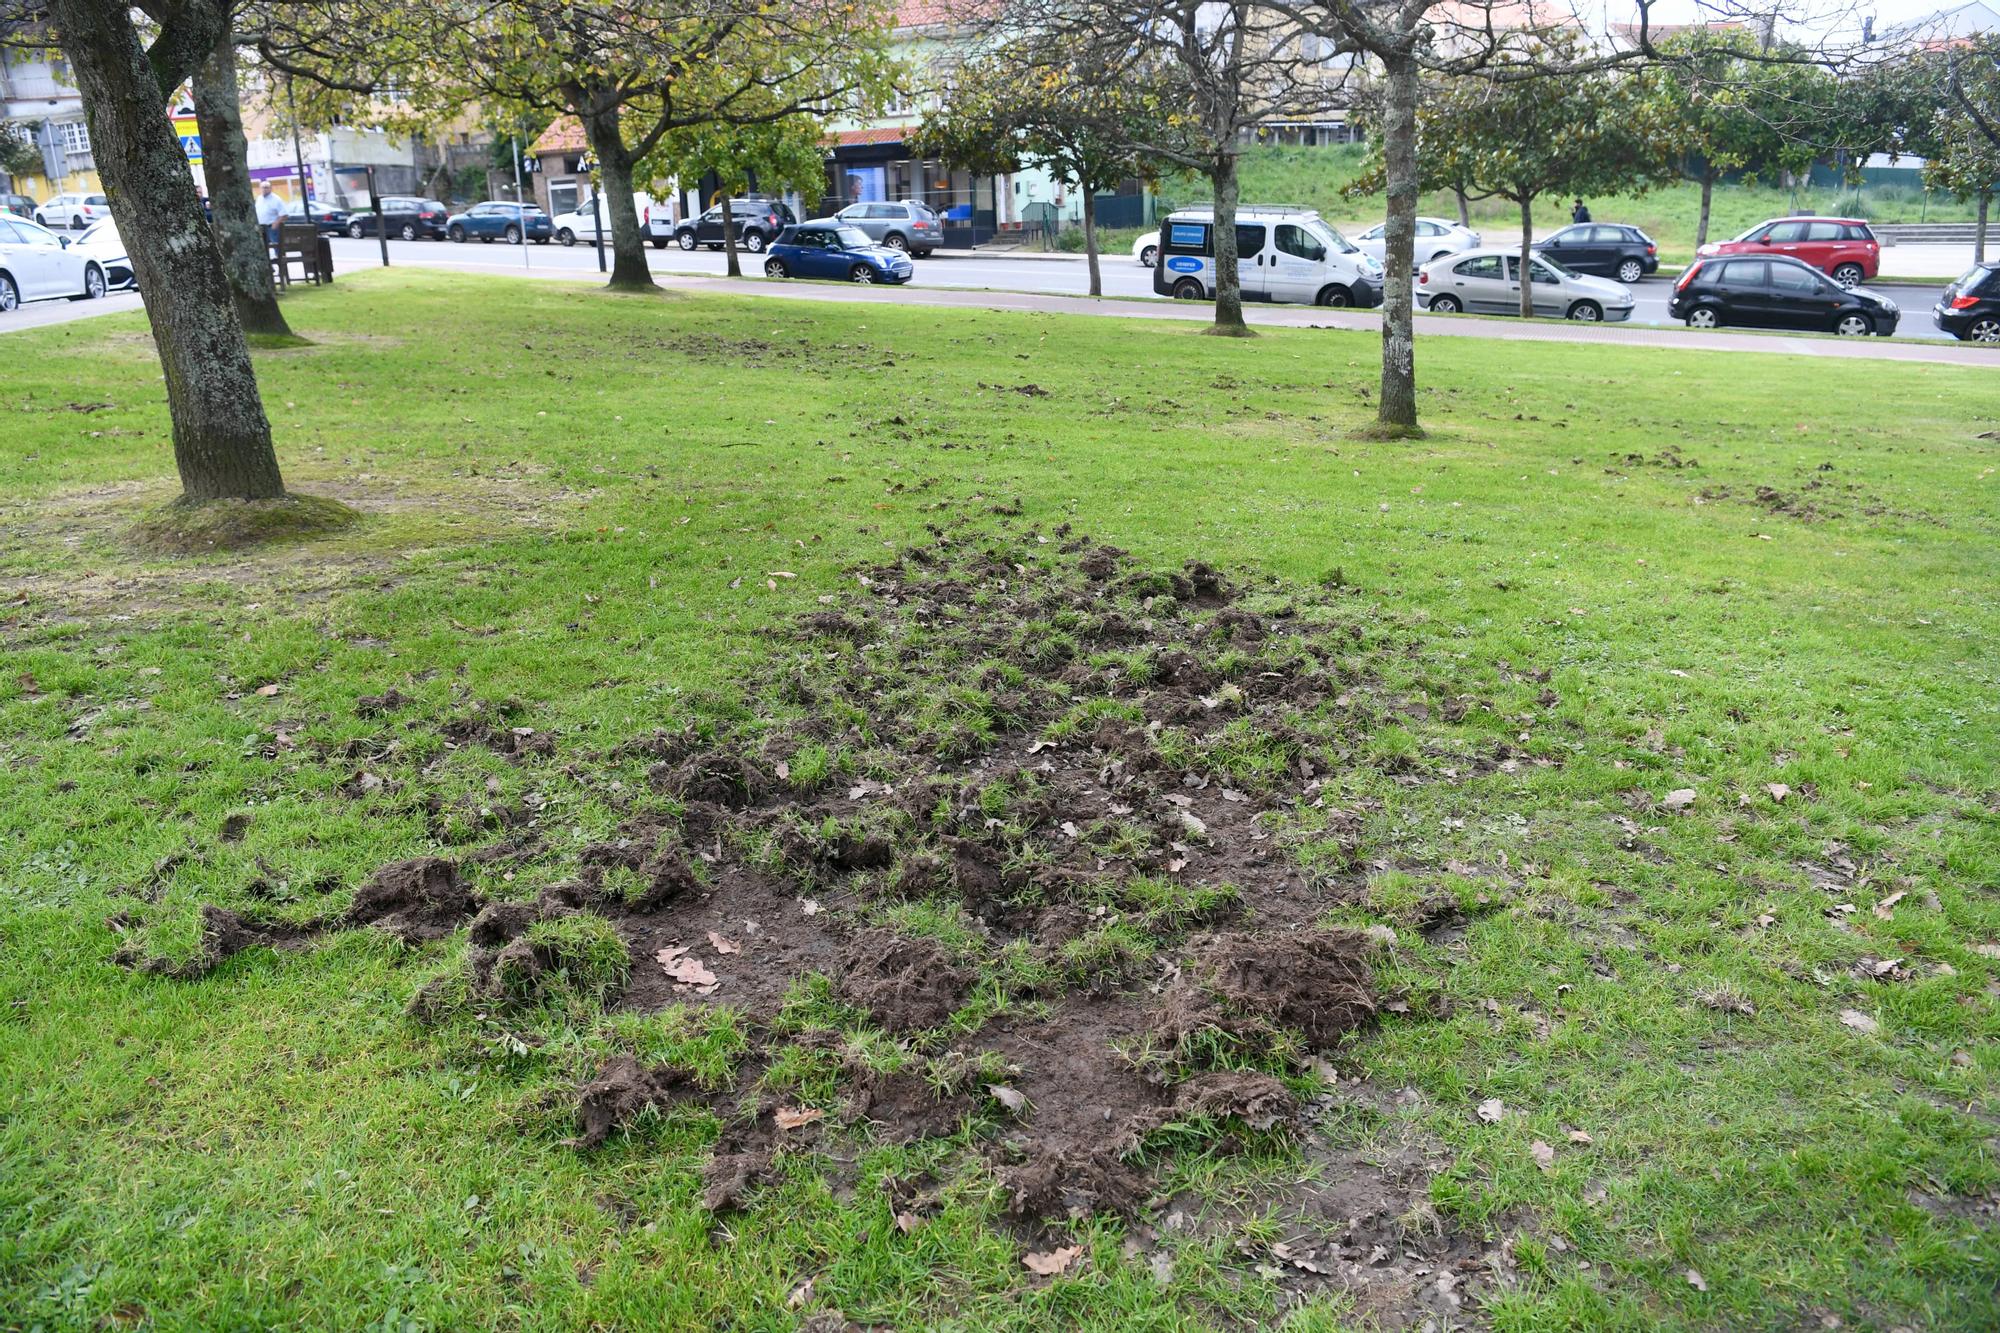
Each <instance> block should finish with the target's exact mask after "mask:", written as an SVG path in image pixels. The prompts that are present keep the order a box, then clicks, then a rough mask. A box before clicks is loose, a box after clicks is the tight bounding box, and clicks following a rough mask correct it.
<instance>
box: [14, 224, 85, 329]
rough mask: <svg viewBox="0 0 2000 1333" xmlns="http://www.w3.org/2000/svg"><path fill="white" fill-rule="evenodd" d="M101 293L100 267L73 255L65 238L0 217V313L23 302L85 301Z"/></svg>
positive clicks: (82, 257) (44, 229)
mask: <svg viewBox="0 0 2000 1333" xmlns="http://www.w3.org/2000/svg"><path fill="white" fill-rule="evenodd" d="M104 291H105V281H104V268H103V266H102V265H100V264H99V263H98V262H97V261H96V260H95V259H93V258H91V257H90V256H89V255H85V254H77V253H75V252H74V251H73V250H72V249H71V248H70V245H69V240H68V238H67V237H58V236H57V235H56V234H55V233H54V232H52V231H50V230H48V229H47V228H46V227H38V226H36V225H35V224H34V223H32V222H30V221H28V220H27V219H26V218H16V217H0V313H5V312H6V311H9V310H13V309H15V308H17V307H18V306H19V305H20V304H21V302H23V301H46V300H49V299H50V298H52V297H58V296H66V297H68V298H69V299H70V300H72V301H87V300H94V299H96V298H97V297H100V296H102V295H104Z"/></svg>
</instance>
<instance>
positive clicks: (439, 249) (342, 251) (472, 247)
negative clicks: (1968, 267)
mask: <svg viewBox="0 0 2000 1333" xmlns="http://www.w3.org/2000/svg"><path fill="white" fill-rule="evenodd" d="M524 251H525V254H524ZM610 258H611V256H610V251H609V249H608V248H607V249H606V251H605V262H606V263H607V264H609V263H610ZM646 258H647V259H648V261H649V262H650V263H651V264H652V266H653V271H654V272H655V273H658V274H668V273H692V274H700V275H704V276H710V277H719V276H721V275H722V274H723V273H724V272H725V271H726V266H727V262H728V261H727V257H726V256H724V255H722V254H721V253H719V252H714V251H709V250H694V251H682V250H680V249H677V248H668V249H665V250H654V249H650V248H649V249H648V250H647V251H646ZM381 259H382V256H381V247H380V242H378V241H375V240H365V241H353V240H348V239H346V238H344V237H342V238H338V239H336V240H335V241H334V242H333V263H334V272H335V273H344V272H350V271H352V270H354V269H356V268H360V267H364V266H374V265H377V264H380V263H381ZM389 262H390V263H391V264H412V265H421V266H424V267H430V268H456V269H465V270H470V271H475V272H481V273H519V272H521V271H522V269H523V267H524V266H525V267H527V268H529V269H530V270H539V271H542V272H557V273H565V274H589V273H595V272H596V271H597V250H596V248H595V247H594V246H591V245H587V244H584V243H583V242H578V243H577V244H576V245H575V246H574V247H571V248H569V249H564V248H563V247H562V246H560V245H554V244H550V245H530V246H526V247H520V246H510V245H504V244H500V243H498V242H495V243H494V244H491V245H482V244H480V243H478V242H476V241H474V242H469V243H467V244H464V245H453V244H451V243H450V242H447V241H391V242H389ZM742 267H743V273H744V275H745V276H746V277H750V276H760V275H761V274H762V273H763V271H764V259H763V256H762V255H753V254H751V253H749V252H748V251H744V252H743V254H742ZM1103 270H1104V294H1105V295H1106V296H1113V297H1144V298H1147V299H1154V300H1157V299H1161V298H1158V297H1155V296H1154V293H1153V283H1152V272H1151V270H1149V269H1142V268H1140V267H1139V266H1138V265H1137V264H1135V263H1133V262H1132V257H1131V255H1130V254H1128V253H1125V252H1123V251H1121V252H1119V253H1117V254H1107V255H1105V256H1104V258H1103ZM1088 282H1089V278H1088V276H1087V275H1086V273H1085V266H1084V264H1083V263H1082V262H1081V261H1080V260H1077V259H1071V258H1066V257H1064V258H1057V257H1048V258H1042V257H1027V256H1023V257H1019V258H1013V257H1007V256H994V257H991V258H985V257H980V258H974V257H969V256H958V255H953V256H945V255H933V256H932V257H931V258H929V259H921V260H918V261H917V276H916V278H915V279H914V281H913V282H912V284H911V285H912V286H917V287H961V288H975V289H976V288H988V289H993V290H998V291H1019V292H1034V293H1042V294H1051V295H1062V296H1080V295H1082V294H1083V293H1084V291H1085V289H1086V287H1087V285H1088ZM1869 290H1870V291H1874V292H1879V293H1881V294H1882V295H1884V296H1886V297H1888V298H1889V299H1890V300H1892V301H1894V302H1895V303H1896V304H1897V305H1898V306H1899V307H1901V309H1902V312H1903V315H1902V322H1901V323H1900V324H1898V325H1897V327H1896V336H1897V337H1899V338H1934V339H1948V336H1947V335H1946V334H1944V333H1942V332H1940V331H1939V330H1938V329H1937V328H1936V327H1935V326H1934V325H1932V323H1931V317H1930V308H1931V305H1932V304H1933V303H1934V302H1935V301H1936V300H1937V288H1935V287H1908V286H1881V285H1877V284H1872V283H1871V284H1870V285H1869ZM1632 293H1633V295H1634V296H1635V297H1636V298H1637V300H1638V308H1637V309H1636V310H1635V311H1634V312H1633V315H1632V320H1631V322H1632V323H1634V324H1652V325H1665V326H1669V327H1674V328H1678V327H1680V326H1679V324H1678V323H1676V322H1675V321H1672V320H1669V319H1668V318H1667V298H1668V297H1669V296H1671V295H1672V293H1673V281H1672V279H1669V278H1648V279H1646V280H1645V281H1644V282H1641V283H1639V284H1638V285H1636V286H1635V287H1633V289H1632Z"/></svg>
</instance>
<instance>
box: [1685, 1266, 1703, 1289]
mask: <svg viewBox="0 0 2000 1333" xmlns="http://www.w3.org/2000/svg"><path fill="white" fill-rule="evenodd" d="M1685 1276H1686V1278H1687V1283H1688V1285H1689V1286H1690V1287H1693V1288H1694V1289H1695V1290H1696V1291H1707V1290H1708V1279H1707V1278H1705V1277H1703V1276H1702V1275H1701V1270H1700V1269H1699V1268H1690V1269H1688V1271H1687V1273H1686V1274H1685Z"/></svg>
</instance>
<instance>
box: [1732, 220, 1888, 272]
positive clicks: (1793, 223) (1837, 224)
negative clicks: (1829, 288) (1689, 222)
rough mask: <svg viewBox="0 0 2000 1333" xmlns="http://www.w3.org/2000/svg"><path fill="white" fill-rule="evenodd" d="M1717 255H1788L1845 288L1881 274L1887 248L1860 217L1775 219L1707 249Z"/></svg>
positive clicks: (1761, 223)
mask: <svg viewBox="0 0 2000 1333" xmlns="http://www.w3.org/2000/svg"><path fill="white" fill-rule="evenodd" d="M1695 254H1696V257H1697V258H1707V257H1710V256H1713V255H1783V256H1785V257H1787V258H1790V259H1798V260H1803V261H1804V262H1806V263H1808V264H1810V265H1812V266H1813V267H1814V268H1816V269H1818V270H1819V271H1820V272H1822V273H1828V274H1831V275H1832V276H1833V280H1834V281H1835V282H1837V283H1839V284H1840V285H1841V286H1843V287H1852V286H1853V285H1854V284H1855V283H1857V282H1866V281H1868V279H1870V278H1872V277H1874V276H1875V274H1876V273H1877V272H1878V271H1879V270H1880V266H1881V262H1882V247H1881V245H1880V244H1878V243H1877V242H1876V240H1875V233H1874V232H1872V231H1870V230H1869V228H1868V224H1867V223H1866V222H1863V221H1862V220H1861V219H1860V218H1811V217H1805V218H1776V219H1774V220H1772V221H1770V222H1760V223H1758V224H1757V225H1756V226H1754V227H1752V228H1751V229H1750V230H1748V231H1746V232H1744V233H1743V234H1742V235H1741V236H1738V237H1737V238H1736V239H1735V240H1733V241H1718V242H1713V243H1711V244H1708V245H1704V246H1702V247H1701V249H1700V250H1698V251H1696V252H1695Z"/></svg>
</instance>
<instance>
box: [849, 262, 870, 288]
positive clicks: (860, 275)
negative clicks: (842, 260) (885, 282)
mask: <svg viewBox="0 0 2000 1333" xmlns="http://www.w3.org/2000/svg"><path fill="white" fill-rule="evenodd" d="M847 280H848V281H849V282H858V283H860V284H861V285H862V286H864V287H866V286H867V285H868V284H869V283H871V282H874V281H875V270H874V269H872V268H870V267H868V265H866V264H856V265H855V266H854V267H853V268H851V269H849V270H847Z"/></svg>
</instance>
